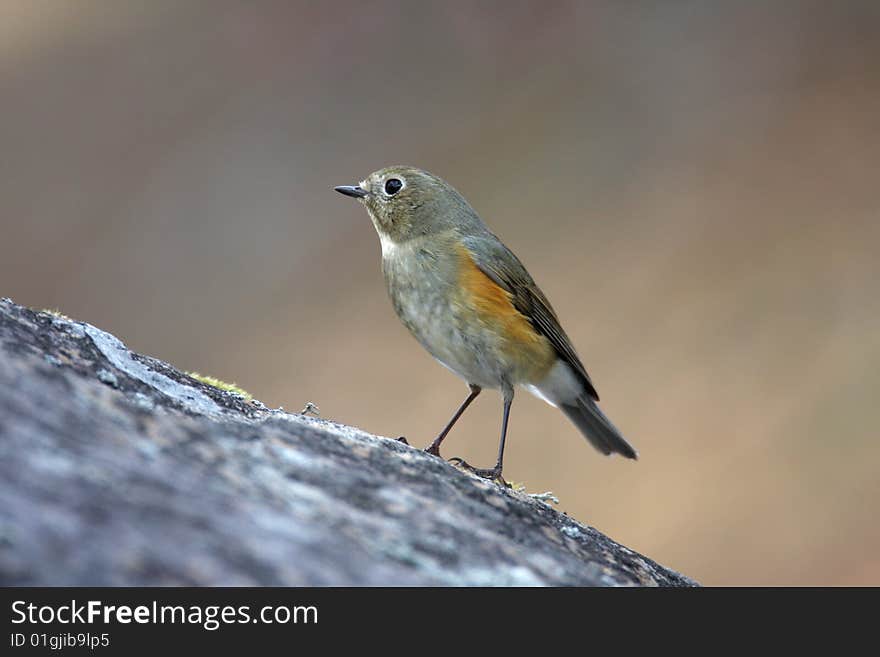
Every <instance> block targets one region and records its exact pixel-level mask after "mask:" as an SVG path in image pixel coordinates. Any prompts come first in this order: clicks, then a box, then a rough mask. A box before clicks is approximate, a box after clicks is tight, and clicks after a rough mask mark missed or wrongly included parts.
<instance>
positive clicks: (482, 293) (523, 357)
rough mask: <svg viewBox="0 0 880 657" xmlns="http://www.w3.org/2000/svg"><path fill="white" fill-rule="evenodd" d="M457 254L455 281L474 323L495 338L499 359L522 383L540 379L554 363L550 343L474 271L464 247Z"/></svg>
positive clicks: (497, 288) (495, 286)
mask: <svg viewBox="0 0 880 657" xmlns="http://www.w3.org/2000/svg"><path fill="white" fill-rule="evenodd" d="M458 252H459V255H460V256H461V267H460V269H459V279H458V280H459V288H460V289H461V291H462V292H463V293H464V294H463V296H464V301H465V303H466V304H467V306H469V307H470V308H471V309H473V310H474V312H475V315H476V317H475V319H476V320H477V321H479V322H480V323H481V324H482V325H483V326H485V327H486V328H487V329H489V330H490V331H492V332H493V333H495V334H496V335H497V336H498V337H499V340H498V352H499V355H501V356H502V357H504V358H505V359H507V360H508V361H509V363H510V365H511V367H512V369H514V370H515V371H516V372H517V373H518V374H519V375H520V377H522V380H531V381H538V380H540V379H543V377H544V376H545V375H546V374H547V372H548V371H549V370H550V368H551V367H553V364H554V363H555V362H556V352H555V351H554V349H553V347H552V346H551V344H550V341H549V340H547V338H546V337H544V336H543V335H541V334H540V333H538V332H537V331H536V330H535V328H534V327H533V326H532V323H531V322H530V321H529V320H528V318H527V317H526V316H525V315H523V314H522V313H521V312H519V311H518V310H517V309H516V308H515V307H514V305H513V300H512V296H511V294H510V292H508V291H507V290H505V289H504V288H503V287H501V286H500V285H498V284H497V283H496V282H495V281H493V280H492V279H491V278H489V277H488V276H487V275H486V274H485V273H483V271H482V270H481V269H480V268H479V267H477V265H476V263H475V262H474V260H473V258H472V257H471V254H470V253H469V252H468V250H467V249H466V248H465V247H464V246H459V247H458Z"/></svg>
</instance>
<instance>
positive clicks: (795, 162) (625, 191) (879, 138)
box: [0, 0, 880, 584]
mask: <svg viewBox="0 0 880 657" xmlns="http://www.w3.org/2000/svg"><path fill="white" fill-rule="evenodd" d="M0 14H2V15H0V100H2V113H0V171H2V175H0V221H2V232H0V296H11V297H13V298H14V299H15V300H16V301H18V302H19V303H24V304H28V305H31V306H35V307H38V308H43V307H57V308H59V309H60V310H62V311H63V312H65V313H66V314H69V315H71V316H73V317H76V318H78V319H83V320H86V321H88V322H91V323H94V324H96V325H98V326H100V327H102V328H104V329H106V330H109V331H112V332H113V333H115V334H116V335H118V336H120V337H121V338H122V339H123V340H125V341H126V343H127V344H128V345H129V346H130V347H131V348H133V349H137V350H139V351H143V352H146V353H148V354H151V355H154V356H157V357H160V358H163V359H166V360H168V361H171V362H172V363H174V364H176V365H177V366H179V367H182V368H186V369H191V370H199V371H202V372H205V373H209V374H213V375H215V376H219V377H221V378H226V379H230V380H235V381H237V382H238V383H239V384H241V385H242V386H243V387H245V388H247V389H248V390H250V391H251V392H252V393H254V394H255V395H256V396H257V397H258V398H260V399H261V400H263V401H264V402H266V403H267V404H269V405H272V406H278V405H283V406H284V407H286V408H288V409H292V410H295V409H299V408H301V407H302V406H303V405H304V403H305V402H306V401H313V402H315V403H317V404H318V405H319V406H320V408H321V410H322V413H323V415H324V416H326V417H330V418H333V419H336V420H339V421H342V422H346V423H351V424H355V425H357V426H360V427H363V428H364V429H367V430H369V431H372V432H376V433H380V434H384V435H389V436H397V435H400V434H405V435H407V436H408V437H409V438H410V440H411V442H413V443H415V444H418V445H422V444H427V442H428V441H430V439H431V438H433V436H434V435H435V434H436V432H437V431H438V430H439V428H440V427H441V426H442V424H443V423H444V422H445V421H446V420H447V418H448V416H449V414H450V413H451V412H452V411H453V409H454V408H455V406H456V405H457V404H458V403H459V402H460V401H461V399H462V398H463V396H464V394H465V393H466V388H465V386H464V384H463V383H461V382H460V381H459V380H457V379H456V378H455V377H453V376H452V375H451V374H449V373H448V372H447V371H446V370H444V369H443V368H441V367H439V366H438V365H437V364H436V363H435V362H434V361H433V360H431V359H430V358H429V357H428V356H427V355H426V354H424V353H423V352H422V351H421V348H420V347H419V346H418V345H417V344H416V342H415V341H414V340H413V339H412V338H410V337H409V335H408V334H407V333H406V332H405V329H404V328H403V327H402V326H401V325H400V324H399V323H398V322H397V319H396V318H395V317H394V314H393V311H392V309H391V306H390V303H389V302H388V301H387V299H386V297H385V291H384V287H383V284H382V280H381V274H380V271H379V245H378V240H377V239H376V236H375V234H374V232H373V228H372V226H371V224H370V222H369V220H368V218H367V216H366V213H365V212H364V211H363V209H362V208H360V207H359V206H358V205H357V204H355V203H353V202H351V200H350V199H345V198H343V197H341V196H339V195H337V194H335V193H333V192H332V190H331V188H332V186H333V185H337V184H347V183H353V182H356V181H358V180H360V179H361V178H363V177H364V176H365V175H366V174H367V173H369V172H370V171H372V170H374V169H377V168H379V167H381V166H384V165H387V164H392V163H408V164H415V165H418V166H421V167H424V168H427V169H429V170H431V171H434V172H436V173H438V174H440V175H441V176H443V177H445V178H446V179H447V180H449V181H450V182H451V183H452V184H453V185H455V186H456V187H457V188H458V189H459V190H460V191H461V192H462V193H463V194H464V195H465V196H466V197H467V198H468V199H469V200H470V201H471V202H472V204H473V205H474V206H475V207H476V208H477V209H478V211H479V212H480V213H481V214H482V216H483V218H484V219H486V221H487V222H488V223H489V224H490V226H491V227H492V228H493V229H494V230H495V231H496V232H497V233H498V234H499V235H501V236H502V237H503V238H504V240H505V241H506V242H507V243H508V245H509V246H510V247H511V248H512V249H513V250H514V251H515V252H516V253H518V254H519V255H520V257H521V258H522V259H523V261H524V262H525V263H526V264H527V265H528V267H529V269H530V270H531V272H532V274H533V275H534V276H535V278H536V279H537V280H538V282H539V283H540V284H541V285H542V287H543V288H544V290H545V292H546V293H547V294H548V296H549V297H550V298H551V300H552V301H553V303H554V305H555V306H556V309H557V311H558V313H559V315H560V317H561V318H562V320H563V324H564V325H565V326H566V327H567V330H568V332H569V333H570V334H571V337H572V339H573V340H574V342H575V344H576V345H577V346H578V349H579V351H580V353H581V355H582V356H583V360H584V361H585V363H586V365H587V368H588V370H589V371H590V372H591V374H592V376H593V379H594V381H595V382H596V385H597V387H598V389H599V392H600V394H601V396H602V399H603V407H604V408H605V410H606V411H607V412H608V414H609V415H610V416H611V417H612V418H613V419H614V420H615V422H616V423H617V424H618V425H619V426H620V427H621V429H622V430H623V432H624V434H625V435H626V436H627V437H628V438H629V439H630V440H631V441H632V442H633V443H634V444H635V445H636V446H637V447H638V449H639V450H640V453H641V460H640V461H639V462H637V463H632V462H624V461H623V460H621V459H605V458H602V457H601V456H599V455H598V454H597V453H595V452H594V451H592V449H591V448H590V447H589V446H588V445H587V444H586V443H585V441H583V439H582V438H580V436H579V435H578V433H577V431H576V430H575V429H574V428H573V427H571V426H570V425H569V424H568V423H567V422H566V420H565V419H564V418H563V416H562V415H561V414H559V413H558V412H557V411H555V410H553V409H552V408H550V407H549V406H546V405H545V404H543V403H542V402H540V401H538V400H536V399H533V398H531V397H530V396H528V395H527V394H526V393H520V394H519V395H518V397H517V402H516V403H515V404H514V407H513V413H512V429H511V434H510V440H509V443H508V451H507V460H506V463H505V474H506V475H508V476H509V478H510V479H512V480H515V481H522V482H524V483H525V484H526V485H527V487H528V489H529V490H531V491H543V490H547V489H550V490H553V491H554V492H555V493H556V494H557V495H558V496H559V497H560V498H561V501H562V504H561V508H562V509H564V510H566V511H568V512H569V513H570V514H572V515H574V516H575V517H576V518H578V519H579V520H582V521H584V522H587V523H589V524H592V525H594V526H596V527H597V528H599V529H601V530H602V531H605V532H607V533H609V534H610V535H611V536H612V537H614V538H615V539H617V540H619V541H622V542H623V543H625V544H627V545H629V546H631V547H633V548H635V549H637V550H639V551H642V552H644V553H646V554H648V555H650V556H652V557H654V558H655V559H657V560H659V561H661V562H663V563H664V564H666V565H669V566H671V567H674V568H676V569H679V570H681V571H683V572H685V573H686V574H688V575H691V576H692V577H695V578H697V579H698V580H700V581H702V582H703V583H706V584H880V523H878V510H880V502H878V500H880V476H878V474H880V441H878V430H877V427H878V419H880V410H878V403H880V398H878V390H880V296H878V288H880V265H878V262H877V253H878V247H880V216H878V210H880V198H878V194H880V118H878V117H880V3H877V2H873V1H872V0H866V1H865V2H840V3H828V2H822V1H819V0H816V1H814V2H809V1H803V2H769V3H767V2H745V3H730V2H725V1H723V0H718V1H716V2H708V1H707V2H696V1H693V2H667V3H652V2H614V1H609V2H498V3H489V2H479V3H472V2H467V3H466V2H436V3H421V2H409V3H403V2H401V3H392V2H350V3H329V2H327V3H322V2H306V3H299V2H284V1H278V2H250V3H242V2H232V1H229V2H224V1H211V2H208V1H204V2H180V1H175V2H149V3H146V2H115V1H112V0H104V1H86V0H76V1H74V0H68V1H66V2H55V1H49V0H0ZM472 408H473V410H471V411H469V413H468V414H467V415H466V416H465V418H464V419H463V421H462V422H461V424H460V425H459V426H458V427H457V429H456V430H455V431H454V432H453V434H452V435H451V437H450V439H449V441H448V442H447V445H448V447H447V448H446V453H447V455H448V456H452V455H461V456H466V457H467V458H468V460H470V461H471V462H476V463H479V464H489V463H490V461H492V459H493V458H494V452H495V449H496V442H497V434H498V428H499V421H500V410H501V403H500V400H499V398H498V397H497V395H495V394H494V393H492V394H487V395H484V396H483V397H481V399H480V400H479V402H478V403H477V404H476V405H475V406H474V407H472Z"/></svg>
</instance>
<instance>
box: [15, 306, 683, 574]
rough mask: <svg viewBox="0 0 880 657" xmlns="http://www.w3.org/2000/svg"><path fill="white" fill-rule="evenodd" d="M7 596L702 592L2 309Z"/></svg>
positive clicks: (444, 469)
mask: <svg viewBox="0 0 880 657" xmlns="http://www.w3.org/2000/svg"><path fill="white" fill-rule="evenodd" d="M0 585H5V586H12V585H25V586H30V585H52V586H55V585H65V586H67V585H97V586H101V585H104V586H116V585H134V586H138V585H231V586H238V585H318V586H321V585H334V586H360V585H417V586H434V585H456V586H458V585H461V586H467V585H479V586H483V585H492V586H494V585H501V586H504V585H516V586H531V585H575V586H581V585H600V586H606V585H608V586H614V585H649V586H653V585H662V586H690V585H694V582H693V581H691V580H689V579H688V578H686V577H684V576H682V575H679V574H678V573H675V572H672V571H670V570H668V569H666V568H664V567H662V566H660V565H658V564H656V563H654V562H653V561H651V560H650V559H648V558H646V557H643V556H641V555H639V554H637V553H635V552H633V551H631V550H629V549H627V548H625V547H623V546H621V545H619V544H617V543H615V542H614V541H612V540H611V539H609V538H607V537H606V536H604V535H602V534H601V533H599V532H598V531H596V530H595V529H592V528H590V527H586V526H584V525H581V524H579V523H578V522H576V521H574V520H573V519H572V518H569V517H567V516H565V515H563V514H561V513H558V512H557V511H555V510H554V509H552V508H551V507H549V506H547V505H546V504H545V503H543V502H541V501H538V500H536V499H534V498H532V497H530V496H528V495H526V494H525V493H522V492H516V491H513V490H510V489H505V488H503V487H501V486H499V485H497V484H494V483H490V482H487V481H483V480H481V479H479V478H477V477H475V476H472V475H470V474H467V473H464V472H461V471H459V470H457V469H455V468H454V467H452V466H451V465H449V464H447V463H445V462H443V461H441V460H439V459H437V458H434V457H431V456H428V455H426V454H424V453H422V452H421V451H420V450H418V449H414V448H412V447H408V446H406V445H404V444H402V443H400V442H397V441H395V440H392V439H388V438H381V437H378V436H373V435H370V434H367V433H365V432H363V431H360V430H358V429H354V428H351V427H347V426H342V425H339V424H335V423H333V422H328V421H325V420H320V419H315V418H311V417H306V416H303V415H297V414H290V413H286V412H283V411H281V410H271V409H269V408H266V407H265V406H264V405H262V404H260V403H259V402H256V401H247V400H245V399H244V398H242V397H241V396H239V395H236V394H234V393H229V392H223V391H221V390H219V389H217V388H213V387H211V386H208V385H204V384H202V383H200V382H199V381H197V380H195V379H193V378H191V377H189V376H188V375H186V374H184V373H183V372H180V371H178V370H176V369H174V368H173V367H171V366H170V365H168V364H166V363H163V362H161V361H158V360H155V359H153V358H149V357H146V356H141V355H139V354H136V353H133V352H131V351H129V350H128V349H126V347H125V346H124V345H123V344H122V343H121V342H120V341H119V340H118V339H116V338H114V337H113V336H111V335H109V334H108V333H105V332H104V331H101V330H99V329H97V328H95V327H93V326H90V325H88V324H85V323H82V322H76V321H72V320H69V319H67V318H64V317H59V316H56V315H53V314H50V313H45V312H34V311H32V310H30V309H28V308H24V307H22V306H18V305H16V304H14V303H13V302H12V301H10V300H8V299H4V300H0Z"/></svg>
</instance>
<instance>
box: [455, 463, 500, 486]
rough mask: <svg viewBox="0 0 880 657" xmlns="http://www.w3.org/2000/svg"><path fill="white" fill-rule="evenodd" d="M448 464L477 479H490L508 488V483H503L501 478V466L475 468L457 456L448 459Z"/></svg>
mask: <svg viewBox="0 0 880 657" xmlns="http://www.w3.org/2000/svg"><path fill="white" fill-rule="evenodd" d="M449 463H452V464H453V465H454V466H456V467H459V468H461V469H462V470H467V471H468V472H472V473H473V474H475V475H477V476H478V477H482V478H483V479H490V480H491V481H497V482H499V483H500V484H502V485H503V486H508V483H507V482H506V481H504V477H502V476H501V466H499V465H496V466H495V467H494V468H475V467H474V466H472V465H471V464H470V463H468V462H467V461H465V460H464V459H462V458H459V457H458V456H453V457H452V458H451V459H449Z"/></svg>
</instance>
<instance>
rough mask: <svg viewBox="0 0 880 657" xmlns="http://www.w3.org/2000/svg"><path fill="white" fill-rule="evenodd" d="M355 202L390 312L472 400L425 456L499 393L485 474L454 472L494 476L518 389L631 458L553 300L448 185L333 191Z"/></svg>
mask: <svg viewBox="0 0 880 657" xmlns="http://www.w3.org/2000/svg"><path fill="white" fill-rule="evenodd" d="M335 190H336V191H337V192H339V193H340V194H345V195H346V196H351V197H353V198H356V199H358V200H359V201H360V202H361V203H362V204H363V205H364V207H366V209H367V212H368V213H369V215H370V219H372V221H373V225H374V226H375V227H376V232H377V233H378V234H379V241H380V243H381V245H382V272H383V274H384V276H385V283H386V285H387V288H388V294H389V296H390V297H391V302H392V303H393V305H394V310H395V311H396V312H397V315H398V317H399V318H400V320H401V321H402V322H403V324H404V325H405V326H406V327H407V328H408V329H409V330H410V332H411V333H412V334H413V336H415V338H416V339H417V340H418V341H419V342H420V343H421V344H422V346H423V347H424V348H425V349H427V350H428V352H429V353H430V354H431V355H432V356H433V357H434V358H435V359H437V360H438V361H440V363H441V364H442V365H444V366H446V367H447V368H448V369H450V370H452V371H453V372H454V373H455V374H457V375H458V376H460V377H461V378H463V379H464V380H465V382H466V383H467V384H468V387H469V388H470V394H469V395H468V396H467V398H466V399H465V400H464V401H463V402H462V404H461V406H459V408H458V410H457V411H456V412H455V413H454V414H453V416H452V418H451V419H450V420H449V422H448V423H447V424H446V426H445V427H444V428H443V430H442V431H441V432H440V434H439V435H438V436H437V438H436V439H434V441H433V442H432V443H431V444H430V445H429V446H428V447H426V448H425V451H426V452H428V453H430V454H433V455H435V456H440V444H441V443H442V442H443V439H444V438H446V436H447V434H448V433H449V431H450V430H451V429H452V427H453V425H454V424H455V423H456V421H457V420H458V418H459V417H461V415H462V413H464V411H465V410H466V409H467V407H468V406H469V405H470V404H471V402H472V401H474V399H476V397H477V395H479V394H480V391H481V390H482V389H483V388H491V389H497V390H500V391H501V395H502V398H503V400H504V410H503V415H502V420H501V441H500V444H499V446H498V459H497V461H496V463H495V466H494V467H492V468H474V467H472V466H470V465H469V464H468V463H467V462H466V461H463V460H462V459H451V460H457V461H458V462H459V463H460V465H462V466H463V467H465V468H467V469H468V470H470V471H472V472H474V473H475V474H477V475H479V476H481V477H485V478H488V479H493V480H494V479H500V480H501V481H503V479H502V478H501V473H502V467H503V459H504V441H505V438H506V436H507V421H508V418H509V416H510V406H511V403H512V402H513V393H514V388H515V387H516V386H521V387H524V388H525V389H526V390H528V391H529V392H531V393H532V394H534V395H536V396H537V397H540V398H541V399H543V400H544V401H546V402H547V403H549V404H550V405H552V406H555V407H557V408H559V409H561V410H562V412H563V413H565V415H566V416H567V417H568V419H569V420H571V421H572V422H573V423H574V425H575V426H576V427H577V428H578V429H579V430H580V431H581V433H583V435H584V436H585V437H586V439H587V440H589V441H590V443H591V444H592V445H593V446H594V447H595V448H596V449H598V450H599V451H600V452H602V453H603V454H611V453H612V452H616V453H618V454H622V455H623V456H625V457H627V458H631V459H635V458H637V454H636V451H635V450H634V449H633V448H632V447H631V446H630V444H629V443H628V442H626V440H624V438H623V436H622V435H621V434H620V432H619V431H618V430H617V428H616V427H615V426H614V425H613V424H612V423H611V421H610V420H609V419H608V418H607V417H606V416H605V414H604V413H603V412H602V411H601V410H600V409H599V407H598V406H597V405H596V402H597V401H599V395H598V394H596V389H595V388H594V387H593V383H592V382H591V381H590V377H589V375H587V371H586V369H585V368H584V366H583V364H582V363H581V360H580V358H579V357H578V355H577V353H576V352H575V350H574V347H573V346H572V344H571V340H569V338H568V336H567V335H566V334H565V331H563V330H562V326H560V324H559V319H558V318H557V316H556V313H555V312H554V311H553V308H552V307H551V306H550V302H549V301H548V300H547V297H545V296H544V293H543V292H541V290H540V288H539V287H538V286H537V284H535V281H533V280H532V277H531V276H530V275H529V272H528V271H526V268H525V267H524V266H523V265H522V263H521V262H520V261H519V259H518V258H517V257H516V256H515V255H514V254H513V253H512V252H511V251H510V249H508V248H507V247H506V246H504V244H502V242H501V240H499V239H498V238H497V237H496V236H495V235H494V234H493V233H492V232H491V231H490V230H489V229H488V228H487V227H486V224H484V223H483V221H482V220H481V219H480V217H479V215H477V213H476V211H475V210H474V209H473V208H472V207H471V206H470V205H469V204H468V202H467V201H466V200H465V199H464V198H463V197H462V196H461V194H459V193H458V192H457V191H456V190H455V189H454V188H453V187H452V186H451V185H450V184H448V183H447V182H445V181H444V180H442V179H440V178H439V177H437V176H435V175H433V174H431V173H428V172H427V171H423V170H421V169H416V168H414V167H408V166H391V167H386V168H384V169H380V170H379V171H376V172H374V173H371V174H370V175H369V176H367V178H366V179H365V180H363V181H361V182H360V183H359V184H358V185H343V186H339V187H336V188H335Z"/></svg>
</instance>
